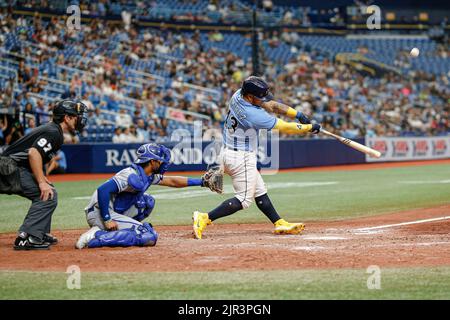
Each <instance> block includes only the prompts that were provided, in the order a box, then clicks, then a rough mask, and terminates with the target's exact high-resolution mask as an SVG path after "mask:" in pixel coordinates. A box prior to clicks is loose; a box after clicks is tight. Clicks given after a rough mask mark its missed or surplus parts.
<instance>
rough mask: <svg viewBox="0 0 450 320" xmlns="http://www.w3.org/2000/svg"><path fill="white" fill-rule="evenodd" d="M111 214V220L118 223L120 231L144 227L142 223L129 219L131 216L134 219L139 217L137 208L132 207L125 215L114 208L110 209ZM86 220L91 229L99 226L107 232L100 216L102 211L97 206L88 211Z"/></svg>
mask: <svg viewBox="0 0 450 320" xmlns="http://www.w3.org/2000/svg"><path fill="white" fill-rule="evenodd" d="M109 214H110V215H111V219H112V220H114V221H115V222H116V223H117V225H118V227H119V230H121V229H129V228H131V227H133V226H136V227H138V226H141V225H142V223H141V222H139V221H137V220H135V219H133V218H131V217H129V215H131V216H133V217H134V216H135V215H137V209H136V208H135V207H131V208H130V209H128V210H127V211H125V212H124V214H120V213H117V212H114V211H113V209H112V207H110V208H109ZM86 220H87V223H88V224H89V226H90V227H91V228H92V227H95V226H97V227H99V228H100V229H102V230H105V224H104V221H103V218H102V215H101V214H100V209H99V208H98V207H97V206H94V207H92V208H90V209H87V210H86Z"/></svg>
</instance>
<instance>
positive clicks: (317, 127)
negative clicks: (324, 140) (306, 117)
mask: <svg viewBox="0 0 450 320" xmlns="http://www.w3.org/2000/svg"><path fill="white" fill-rule="evenodd" d="M311 132H312V133H314V134H318V133H319V132H320V124H318V123H314V124H313V125H312V128H311Z"/></svg>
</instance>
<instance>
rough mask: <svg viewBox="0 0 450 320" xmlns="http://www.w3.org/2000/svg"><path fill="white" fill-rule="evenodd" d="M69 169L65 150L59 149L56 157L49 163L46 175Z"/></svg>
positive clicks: (62, 172) (60, 172)
mask: <svg viewBox="0 0 450 320" xmlns="http://www.w3.org/2000/svg"><path fill="white" fill-rule="evenodd" d="M66 170H67V160H66V155H65V153H64V151H62V150H59V151H58V153H57V154H56V156H55V157H53V158H52V160H51V161H50V162H49V163H48V164H47V170H46V176H49V175H50V174H64V173H66Z"/></svg>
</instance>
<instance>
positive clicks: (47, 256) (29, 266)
mask: <svg viewBox="0 0 450 320" xmlns="http://www.w3.org/2000/svg"><path fill="white" fill-rule="evenodd" d="M449 212H450V206H448V205H447V206H440V207H435V208H431V209H417V210H413V211H407V212H406V211H404V212H399V213H394V214H384V215H379V216H372V217H367V218H359V219H352V220H341V221H312V222H307V223H306V229H305V231H304V232H303V233H302V234H300V235H282V236H281V235H275V234H273V233H272V225H271V224H269V223H266V224H214V225H211V226H209V227H208V229H207V230H206V232H205V233H204V238H203V239H202V240H196V239H193V237H192V234H191V227H190V226H159V227H155V228H156V230H157V231H158V232H159V234H160V238H159V240H158V243H157V245H156V246H155V247H149V248H136V247H132V248H100V249H83V250H77V249H75V248H74V244H75V241H76V240H77V238H78V236H79V235H80V234H81V233H82V232H83V230H68V231H64V232H63V231H55V235H56V236H57V237H58V238H59V239H60V243H59V244H58V245H56V246H54V247H52V248H51V250H49V251H46V252H42V251H41V252H16V251H14V250H13V249H12V245H11V243H12V240H13V239H14V234H1V235H0V251H1V256H2V259H1V261H0V269H1V270H39V271H61V272H64V271H65V270H66V269H67V267H68V266H69V265H78V266H79V267H80V268H81V270H85V271H102V272H105V271H111V272H126V271H133V272H145V271H174V272H176V271H219V270H283V269H290V270H292V269H307V268H367V266H369V265H379V266H383V267H397V266H398V267H400V266H401V267H407V266H408V267H417V266H441V265H442V266H445V265H449V264H450V217H448V216H449V214H448V213H449Z"/></svg>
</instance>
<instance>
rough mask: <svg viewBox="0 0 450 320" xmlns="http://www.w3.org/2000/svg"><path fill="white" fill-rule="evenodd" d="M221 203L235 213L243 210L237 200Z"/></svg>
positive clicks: (232, 199)
mask: <svg viewBox="0 0 450 320" xmlns="http://www.w3.org/2000/svg"><path fill="white" fill-rule="evenodd" d="M223 203H226V204H227V206H228V207H229V208H231V209H232V210H235V211H239V210H242V208H243V206H242V203H241V202H240V201H239V200H238V199H237V198H231V199H228V200H225V201H224V202H223Z"/></svg>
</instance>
